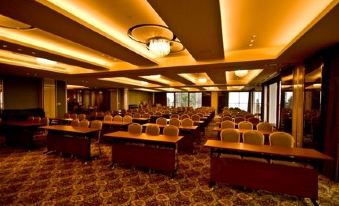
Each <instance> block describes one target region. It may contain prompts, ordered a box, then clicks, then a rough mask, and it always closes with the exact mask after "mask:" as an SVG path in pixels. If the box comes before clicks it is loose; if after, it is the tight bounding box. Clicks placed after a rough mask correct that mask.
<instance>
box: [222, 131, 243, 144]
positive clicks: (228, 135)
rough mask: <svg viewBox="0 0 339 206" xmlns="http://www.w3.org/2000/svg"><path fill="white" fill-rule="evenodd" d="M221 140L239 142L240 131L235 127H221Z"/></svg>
mask: <svg viewBox="0 0 339 206" xmlns="http://www.w3.org/2000/svg"><path fill="white" fill-rule="evenodd" d="M220 139H221V141H225V142H240V132H239V131H238V130H236V129H230V128H228V129H223V130H221V132H220Z"/></svg>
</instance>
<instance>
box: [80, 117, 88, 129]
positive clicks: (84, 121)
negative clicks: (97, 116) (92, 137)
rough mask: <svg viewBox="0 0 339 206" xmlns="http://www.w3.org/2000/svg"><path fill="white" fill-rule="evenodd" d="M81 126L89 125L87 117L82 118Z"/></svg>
mask: <svg viewBox="0 0 339 206" xmlns="http://www.w3.org/2000/svg"><path fill="white" fill-rule="evenodd" d="M79 127H89V121H88V120H87V119H83V120H81V121H80V124H79Z"/></svg>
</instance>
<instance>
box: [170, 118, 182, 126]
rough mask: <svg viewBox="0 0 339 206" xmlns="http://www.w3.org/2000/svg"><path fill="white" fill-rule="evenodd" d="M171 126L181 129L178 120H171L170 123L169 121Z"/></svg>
mask: <svg viewBox="0 0 339 206" xmlns="http://www.w3.org/2000/svg"><path fill="white" fill-rule="evenodd" d="M169 124H170V125H174V126H177V127H179V126H180V120H179V119H178V118H171V119H170V121H169Z"/></svg>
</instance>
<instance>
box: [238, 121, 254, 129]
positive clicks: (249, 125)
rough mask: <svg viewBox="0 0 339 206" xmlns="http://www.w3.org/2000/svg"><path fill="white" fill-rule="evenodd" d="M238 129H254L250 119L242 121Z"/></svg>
mask: <svg viewBox="0 0 339 206" xmlns="http://www.w3.org/2000/svg"><path fill="white" fill-rule="evenodd" d="M238 129H247V130H253V124H252V123H251V122H248V121H242V122H239V123H238Z"/></svg>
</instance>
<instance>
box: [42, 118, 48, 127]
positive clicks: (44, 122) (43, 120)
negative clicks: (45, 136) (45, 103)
mask: <svg viewBox="0 0 339 206" xmlns="http://www.w3.org/2000/svg"><path fill="white" fill-rule="evenodd" d="M40 123H41V124H43V125H46V126H48V125H49V119H48V117H44V118H42V119H41V121H40Z"/></svg>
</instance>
